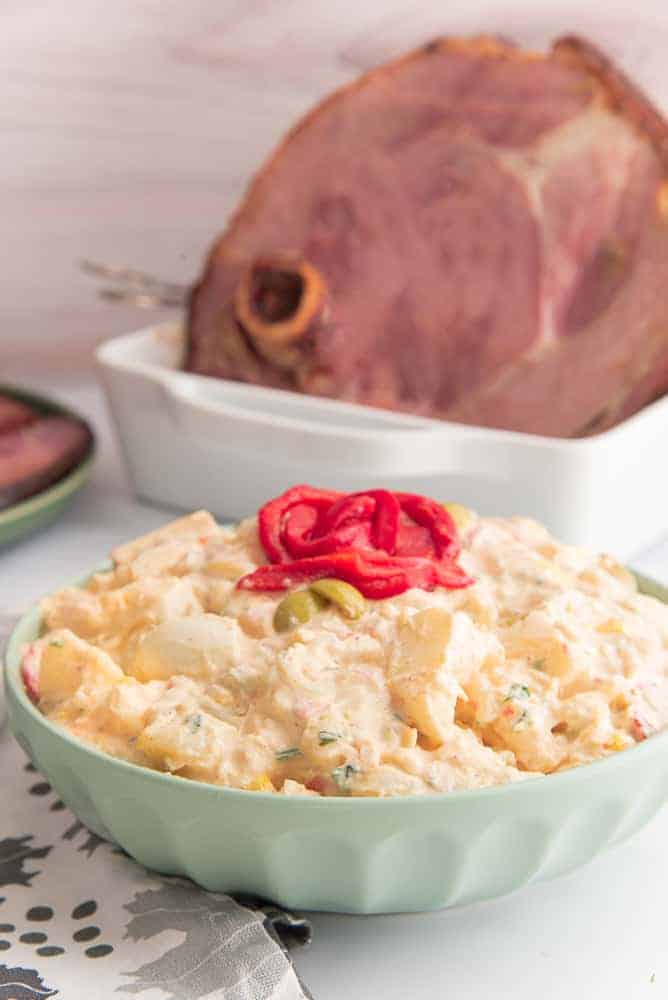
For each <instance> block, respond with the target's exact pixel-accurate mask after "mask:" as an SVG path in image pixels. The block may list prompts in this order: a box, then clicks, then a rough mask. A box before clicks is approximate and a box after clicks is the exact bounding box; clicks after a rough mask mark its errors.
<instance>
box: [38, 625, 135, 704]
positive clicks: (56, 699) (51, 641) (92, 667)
mask: <svg viewBox="0 0 668 1000" xmlns="http://www.w3.org/2000/svg"><path fill="white" fill-rule="evenodd" d="M120 680H123V671H122V670H121V669H120V667H118V666H117V665H116V664H115V663H114V661H113V660H112V659H111V657H110V656H107V654H106V653H103V652H102V651H101V650H99V649H96V648H95V647H94V646H91V645H89V644H88V643H87V642H84V641H82V640H81V639H78V638H77V636H75V635H73V634H72V633H71V632H68V631H67V630H63V631H61V632H56V633H52V634H51V635H50V636H49V638H48V640H46V641H45V642H44V644H43V646H42V650H41V657H40V663H39V671H38V690H39V698H40V702H41V703H43V704H46V705H51V706H54V705H58V704H59V703H61V702H63V701H65V700H67V699H68V698H70V697H71V696H72V695H73V694H74V693H75V692H76V691H77V690H78V689H79V688H80V687H82V686H86V687H90V688H105V687H109V688H110V687H111V686H112V684H114V683H118V682H119V681H120Z"/></svg>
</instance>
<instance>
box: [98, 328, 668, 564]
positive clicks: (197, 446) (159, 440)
mask: <svg viewBox="0 0 668 1000" xmlns="http://www.w3.org/2000/svg"><path fill="white" fill-rule="evenodd" d="M182 346H183V338H182V328H181V326H180V324H176V323H169V324H165V325H162V326H156V327H149V328H148V329H145V330H140V331H139V332H138V333H132V334H129V335H127V336H123V337H117V338H115V339H114V340H111V341H107V342H106V343H105V344H103V345H102V346H101V347H100V348H99V349H98V352H97V359H98V363H99V367H100V371H101V375H102V380H103V382H104V386H105V389H106V392H107V395H108V398H109V404H110V407H111V412H112V415H113V418H114V421H115V424H116V427H117V430H118V434H119V438H120V442H121V446H122V448H123V452H124V455H125V458H126V460H127V464H128V468H129V471H130V475H131V477H132V481H133V483H134V487H135V489H136V491H137V493H138V494H139V496H140V497H144V498H146V499H147V500H152V501H155V502H158V503H160V504H166V505H168V506H171V507H176V508H182V509H193V508H199V507H205V508H207V509H209V510H210V511H212V513H214V514H216V515H217V516H218V517H220V518H223V519H228V520H229V519H234V518H240V517H243V516H245V515H248V514H250V513H252V512H254V511H255V510H256V509H257V508H258V507H259V506H260V505H261V504H262V503H263V502H264V501H265V500H267V499H268V498H269V497H272V496H275V495H276V494H278V493H280V492H282V491H283V490H284V489H286V488H287V487H288V486H291V485H294V484H295V483H301V482H308V483H312V484H313V485H316V486H323V487H334V488H338V489H342V490H345V491H353V490H361V489H365V488H369V487H378V486H386V487H389V488H392V489H401V490H407V491H414V492H419V493H424V494H428V495H430V496H433V497H437V498H442V499H444V500H455V501H457V502H459V503H463V504H465V505H467V506H470V507H473V508H474V509H475V510H477V511H479V512H480V513H482V514H499V515H510V514H522V515H528V516H530V517H535V518H537V519H538V520H540V521H542V522H544V523H545V524H546V525H547V526H548V527H549V528H550V530H551V531H552V532H553V533H554V534H555V535H556V536H557V537H558V538H559V539H561V540H563V541H566V542H571V543H573V544H577V545H586V546H589V547H592V548H595V549H602V550H608V551H612V552H614V553H615V555H617V556H618V557H621V558H628V557H629V556H631V555H633V554H635V553H637V552H638V551H639V550H641V549H642V548H643V547H645V546H646V545H648V544H649V543H650V542H652V541H653V540H655V539H656V538H657V536H660V535H662V534H664V533H665V532H666V530H668V516H667V513H666V512H667V509H668V396H667V397H664V398H663V399H660V400H658V401H657V402H655V403H653V404H652V405H650V406H647V407H646V408H645V409H644V410H642V411H641V412H640V413H638V414H636V415H635V416H633V417H631V418H629V419H628V420H626V421H624V422H623V423H622V424H620V425H618V426H617V427H614V428H613V429H612V430H609V431H605V432H604V433H602V434H596V435H594V436H592V437H588V438H581V439H577V440H564V439H561V438H551V437H539V436H537V435H531V434H520V433H515V432H512V431H501V430H493V429H489V428H479V427H468V426H464V425H461V424H455V423H449V422H445V421H437V420H427V419H423V418H421V417H411V416H406V415H403V414H396V413H392V412H388V411H384V410H377V409H372V408H370V407H365V406H356V405H352V404H348V403H339V402H336V401H334V400H327V399H317V398H314V397H312V396H303V395H298V394H295V393H290V392H283V391H280V390H276V389H265V388H259V387H257V386H250V385H244V384H241V383H238V382H231V381H226V380H224V379H214V378H207V377H204V376H202V375H191V374H189V373H186V372H183V371H180V370H179V365H180V360H181V355H182Z"/></svg>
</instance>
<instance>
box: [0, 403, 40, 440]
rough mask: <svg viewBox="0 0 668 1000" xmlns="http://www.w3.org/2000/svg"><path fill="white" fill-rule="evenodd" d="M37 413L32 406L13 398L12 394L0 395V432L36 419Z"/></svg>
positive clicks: (13, 428) (22, 425) (2, 432)
mask: <svg viewBox="0 0 668 1000" xmlns="http://www.w3.org/2000/svg"><path fill="white" fill-rule="evenodd" d="M38 416H39V414H38V413H37V411H36V410H33V408H32V406H28V405H27V403H23V402H21V400H20V399H14V397H13V396H0V434H4V433H5V431H13V430H15V429H16V428H17V427H25V426H26V425H27V424H31V423H32V422H33V420H37V417H38Z"/></svg>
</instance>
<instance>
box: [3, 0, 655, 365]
mask: <svg viewBox="0 0 668 1000" xmlns="http://www.w3.org/2000/svg"><path fill="white" fill-rule="evenodd" d="M574 29H577V30H580V31H583V32H586V33H588V34H590V35H591V36H593V37H594V38H595V39H597V40H598V41H599V42H601V43H602V44H604V45H607V46H608V47H609V48H610V49H611V50H612V51H613V52H614V53H615V54H616V55H617V57H618V58H620V59H621V60H622V62H623V63H624V64H625V65H626V66H627V67H628V68H629V69H630V70H631V71H632V72H634V73H635V74H636V75H637V76H638V78H639V79H640V80H641V82H642V83H643V84H644V85H645V86H646V87H647V88H648V89H649V90H650V91H651V92H652V93H653V94H654V96H655V97H656V98H657V99H658V100H660V101H661V102H662V103H664V105H666V106H668V61H667V60H666V57H665V53H666V52H667V51H668V3H667V2H666V0H638V2H636V3H634V4H633V5H631V4H630V3H629V2H628V0H606V3H605V4H602V3H595V2H594V0H577V2H576V0H563V2H559V0H555V2H551V0H451V2H450V3H447V2H444V0H113V2H110V0H67V2H65V3H63V2H62V0H46V2H39V0H3V2H2V3H0V65H1V66H2V68H3V72H2V80H3V97H2V101H1V103H0V133H1V136H2V143H1V147H0V148H1V150H2V156H1V158H0V208H1V218H2V222H3V243H2V250H1V251H0V260H1V261H2V267H0V305H1V306H2V325H1V326H0V374H6V373H10V374H11V371H12V370H22V369H23V370H24V369H25V366H26V364H31V365H32V364H35V363H38V364H39V365H40V367H47V368H51V369H54V370H55V369H57V368H69V369H73V368H76V367H86V366H88V365H89V364H90V359H91V353H92V347H93V345H94V344H95V343H96V342H98V341H99V340H100V339H103V338H104V337H108V336H110V335H112V334H114V333H119V332H124V331H127V330H130V329H132V328H134V327H137V326H138V325H140V324H141V323H144V322H151V321H153V319H156V318H158V317H159V316H160V315H161V314H160V313H157V312H148V313H139V312H138V311H137V310H136V309H134V308H129V307H126V306H122V307H121V306H111V305H108V304H105V303H103V302H101V301H99V300H98V299H97V298H96V294H95V285H94V283H92V282H91V280H90V278H87V277H85V276H84V275H82V274H81V273H80V271H79V269H78V265H77V262H78V261H79V259H80V258H82V257H93V258H96V259H100V260H103V261H107V262H115V261H118V262H121V263H124V264H128V265H133V266H136V267H143V268H148V269H150V270H152V271H154V272H156V273H158V274H160V275H162V276H165V277H168V278H174V279H179V280H185V281H188V280H191V279H192V278H193V277H194V276H195V275H196V273H197V271H198V268H199V266H200V262H201V259H202V256H203V254H204V252H205V250H206V248H207V246H208V244H209V243H210V242H211V240H212V238H213V236H214V234H215V233H216V231H217V230H219V229H220V228H221V227H222V226H223V224H224V222H225V218H226V216H227V214H228V213H229V211H230V209H231V207H232V206H233V205H234V203H235V202H236V200H237V199H238V198H239V196H240V194H241V192H242V190H243V188H244V186H245V183H246V181H247V179H248V177H249V174H250V172H251V171H252V170H253V169H254V167H255V166H256V165H257V164H258V163H259V161H260V160H261V159H262V157H263V156H264V155H265V154H266V153H267V152H268V151H269V150H270V149H271V147H272V146H273V145H274V144H275V143H276V141H277V140H278V138H279V137H280V135H281V133H282V132H283V131H284V130H285V129H286V128H287V127H288V126H289V125H290V123H291V122H292V121H293V120H294V118H295V117H296V116H297V115H299V114H300V113H301V112H303V111H304V110H305V109H306V108H307V107H308V106H309V105H310V104H311V103H312V102H313V101H314V100H315V99H316V98H318V97H319V96H321V95H322V94H324V93H325V92H326V91H327V90H329V89H330V88H332V87H335V86H337V85H338V84H341V83H343V82H345V81H346V80H348V79H349V78H350V77H352V76H354V75H355V74H357V73H358V72H359V71H361V70H363V69H366V68H367V67H369V66H371V65H373V64H375V63H377V62H379V61H381V60H383V59H385V58H388V57H390V56H392V55H396V54H397V53H399V52H401V51H402V50H404V49H406V48H409V47H411V46H413V45H416V44H419V43H421V42H423V41H425V40H427V39H428V38H430V37H432V36H434V35H438V34H447V33H451V32H476V31H493V32H500V33H502V34H504V35H506V36H510V37H515V38H517V39H518V40H519V41H521V42H524V43H527V44H532V45H538V46H542V45H544V44H545V43H546V42H547V41H548V40H549V39H550V38H551V37H554V36H555V35H558V34H560V33H562V32H564V31H570V30H574Z"/></svg>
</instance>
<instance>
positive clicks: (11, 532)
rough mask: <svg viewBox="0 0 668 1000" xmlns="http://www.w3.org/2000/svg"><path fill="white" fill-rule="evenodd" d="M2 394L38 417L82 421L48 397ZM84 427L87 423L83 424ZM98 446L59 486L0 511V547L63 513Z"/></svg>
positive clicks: (5, 390) (0, 388)
mask: <svg viewBox="0 0 668 1000" xmlns="http://www.w3.org/2000/svg"><path fill="white" fill-rule="evenodd" d="M0 393H2V394H3V395H7V396H12V397H13V398H14V399H19V400H20V401H21V402H22V403H27V404H28V405H29V406H32V407H34V409H36V410H37V411H38V412H39V413H44V414H47V413H54V414H62V415H63V416H70V417H76V418H77V419H78V420H83V417H81V416H80V415H79V414H78V413H75V412H74V411H73V410H70V409H68V408H67V407H65V406H60V405H59V404H58V403H55V402H54V401H53V400H51V399H48V398H47V397H45V396H37V395H35V394H34V393H30V392H24V391H23V390H20V389H16V388H14V387H13V386H4V385H0ZM83 422H84V423H85V422H86V421H83ZM94 450H95V444H94V440H93V443H92V444H91V446H90V449H89V451H88V454H87V455H86V456H85V458H83V459H82V460H81V461H80V462H79V463H78V464H77V465H76V466H75V467H74V468H73V469H72V470H71V471H70V472H68V473H67V474H66V475H64V476H63V477H62V478H61V479H59V480H58V482H56V483H54V484H53V485H52V486H48V487H47V488H46V489H44V490H41V491H40V492H39V493H36V494H35V495H34V496H31V497H28V498H27V499H25V500H21V501H20V502H19V503H15V504H12V506H11V507H7V508H6V509H5V510H2V511H0V547H1V546H3V545H9V544H11V543H12V542H18V541H19V539H20V538H23V536H24V535H28V534H31V533H32V532H33V531H39V530H40V529H41V528H45V527H46V526H47V525H48V524H51V522H52V521H55V520H56V518H57V517H58V516H59V515H60V514H61V513H62V511H63V510H64V509H65V507H67V505H68V504H69V503H70V501H71V500H72V498H73V497H74V494H75V493H77V492H78V491H79V490H80V489H81V487H82V486H83V485H84V483H85V482H86V480H87V479H88V477H89V475H90V470H91V468H92V466H93V457H94Z"/></svg>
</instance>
